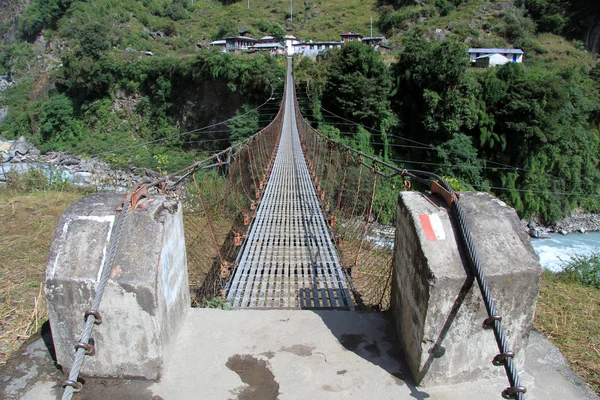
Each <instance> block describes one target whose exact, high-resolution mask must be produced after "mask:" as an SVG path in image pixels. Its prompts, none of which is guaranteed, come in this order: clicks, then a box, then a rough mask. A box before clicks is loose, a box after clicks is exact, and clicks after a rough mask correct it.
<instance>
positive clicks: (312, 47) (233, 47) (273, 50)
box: [210, 31, 390, 57]
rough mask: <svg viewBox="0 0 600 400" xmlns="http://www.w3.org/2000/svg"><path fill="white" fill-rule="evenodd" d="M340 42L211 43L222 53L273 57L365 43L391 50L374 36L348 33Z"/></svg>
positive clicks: (269, 38) (292, 38)
mask: <svg viewBox="0 0 600 400" xmlns="http://www.w3.org/2000/svg"><path fill="white" fill-rule="evenodd" d="M340 37H341V40H340V41H319V42H313V41H312V40H311V41H308V42H305V41H299V40H298V39H296V37H295V36H292V35H286V36H285V38H284V39H283V42H282V41H280V40H279V39H277V38H275V37H273V36H264V37H262V38H260V39H254V38H251V37H247V36H232V37H227V38H225V39H222V40H215V41H212V42H210V46H211V47H217V48H219V49H220V50H221V51H222V52H242V51H243V52H249V53H254V52H268V53H269V54H271V55H279V54H288V55H293V54H303V55H306V56H311V57H316V56H318V55H320V54H323V53H324V52H325V51H327V50H330V49H335V48H340V47H342V46H343V45H345V44H347V43H350V42H355V41H356V42H364V43H365V44H367V45H369V46H372V47H374V48H375V50H377V51H380V52H387V51H388V50H390V48H389V47H387V46H386V43H387V39H386V38H385V37H383V36H373V37H366V38H363V37H362V36H361V35H360V33H356V32H352V31H348V32H345V33H342V34H340Z"/></svg>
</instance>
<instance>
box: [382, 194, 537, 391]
mask: <svg viewBox="0 0 600 400" xmlns="http://www.w3.org/2000/svg"><path fill="white" fill-rule="evenodd" d="M460 205H461V207H462V208H463V210H464V211H465V214H466V219H467V222H468V224H469V225H470V228H471V236H472V238H473V241H474V244H475V248H476V251H477V253H478V256H479V260H480V263H481V266H482V269H483V271H484V275H485V277H486V280H487V282H488V286H489V288H490V290H491V294H492V298H493V299H494V301H495V305H496V308H497V309H498V311H499V313H500V314H501V315H502V316H503V321H502V326H503V328H504V331H505V333H506V335H507V337H508V343H509V346H510V348H511V350H512V351H514V352H515V353H516V358H515V363H516V366H517V369H518V370H522V366H523V364H524V358H525V354H524V353H525V348H526V346H527V340H528V337H529V332H530V330H531V328H532V324H533V318H534V313H535V305H536V301H537V297H538V294H539V289H540V284H541V275H542V270H541V267H540V265H539V262H538V257H537V255H536V254H535V252H534V251H533V248H532V247H531V244H530V239H529V237H528V235H527V234H526V233H525V232H523V229H522V228H521V225H520V221H519V218H518V216H517V214H516V212H515V211H514V209H512V208H510V207H508V206H507V205H506V204H505V203H503V202H501V201H500V200H498V199H496V198H494V197H493V196H491V195H489V194H486V193H463V194H461V200H460ZM395 240H396V244H395V254H394V259H393V282H392V303H391V311H392V315H393V318H394V322H395V326H396V330H397V333H398V338H399V341H400V347H401V349H402V352H403V354H404V356H405V359H406V361H407V365H408V367H409V369H410V371H411V374H412V376H413V378H414V380H415V382H416V383H417V384H419V385H421V386H441V385H451V384H458V383H463V382H471V381H477V380H480V379H486V378H491V377H501V376H504V374H505V372H504V368H503V367H501V366H500V367H496V366H493V365H492V359H493V358H494V356H495V355H496V354H498V347H497V345H496V342H495V339H494V334H493V332H492V331H491V330H486V329H483V328H482V324H483V321H484V320H485V319H486V318H487V312H486V309H485V306H484V303H483V300H482V298H481V293H480V290H479V287H478V286H477V283H476V282H475V281H474V277H473V275H472V274H471V271H470V267H469V265H468V262H467V258H466V249H463V246H462V244H461V239H460V231H459V230H458V224H457V223H456V222H455V221H454V218H452V217H451V211H450V210H449V209H448V208H447V207H446V205H445V203H443V201H441V199H439V198H437V197H431V196H426V195H424V194H421V193H415V192H403V193H402V194H401V195H400V197H399V201H398V209H397V230H396V239H395ZM507 384H508V382H507Z"/></svg>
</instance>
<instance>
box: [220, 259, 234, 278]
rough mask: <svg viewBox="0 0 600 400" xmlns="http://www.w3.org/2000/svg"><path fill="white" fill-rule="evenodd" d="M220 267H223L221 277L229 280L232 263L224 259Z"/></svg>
mask: <svg viewBox="0 0 600 400" xmlns="http://www.w3.org/2000/svg"><path fill="white" fill-rule="evenodd" d="M220 269H221V279H223V280H227V279H229V276H230V275H231V270H232V268H231V263H229V262H227V261H223V262H222V263H221V265H220Z"/></svg>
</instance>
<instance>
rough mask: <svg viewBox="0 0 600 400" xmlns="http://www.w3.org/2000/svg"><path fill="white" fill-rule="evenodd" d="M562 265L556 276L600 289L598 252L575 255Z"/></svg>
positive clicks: (599, 259)
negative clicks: (561, 269)
mask: <svg viewBox="0 0 600 400" xmlns="http://www.w3.org/2000/svg"><path fill="white" fill-rule="evenodd" d="M562 267H563V271H562V272H559V273H558V274H557V276H558V278H560V279H562V280H566V281H568V282H576V283H579V284H581V285H583V286H590V287H593V288H596V289H599V290H600V254H598V253H595V254H591V255H589V256H584V255H576V256H574V257H573V259H571V260H570V261H569V262H566V263H563V265H562Z"/></svg>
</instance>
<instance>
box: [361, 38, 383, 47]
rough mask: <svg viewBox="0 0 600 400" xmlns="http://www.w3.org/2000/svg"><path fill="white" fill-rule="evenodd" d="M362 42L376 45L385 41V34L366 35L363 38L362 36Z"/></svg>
mask: <svg viewBox="0 0 600 400" xmlns="http://www.w3.org/2000/svg"><path fill="white" fill-rule="evenodd" d="M362 42H363V43H364V44H368V45H369V46H373V47H376V46H379V45H381V44H383V43H385V42H387V39H386V38H385V36H367V37H365V38H362Z"/></svg>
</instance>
